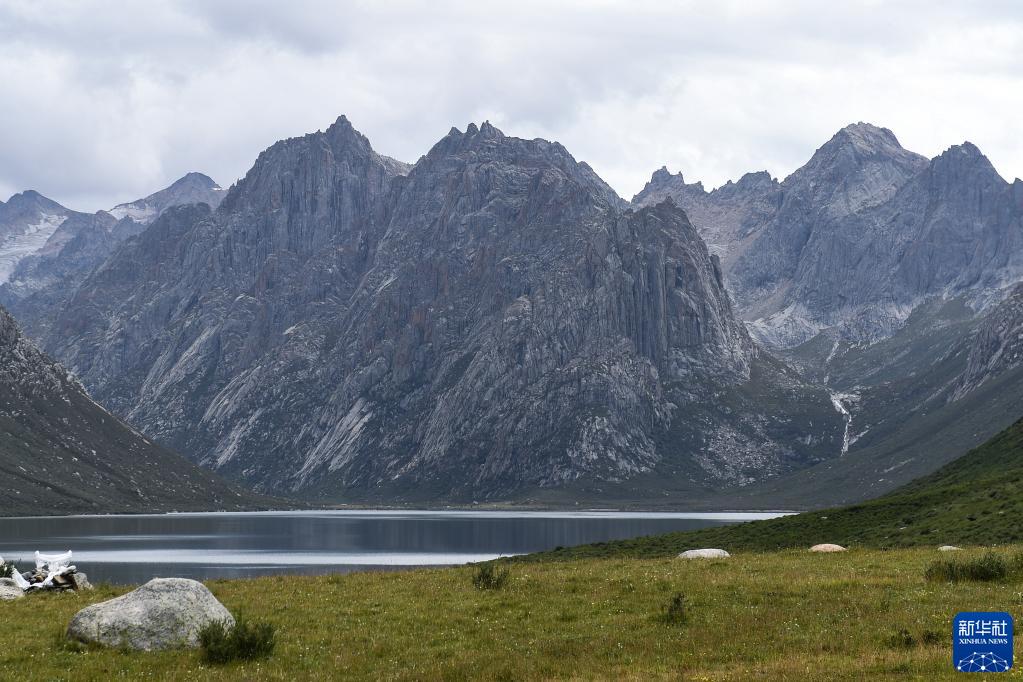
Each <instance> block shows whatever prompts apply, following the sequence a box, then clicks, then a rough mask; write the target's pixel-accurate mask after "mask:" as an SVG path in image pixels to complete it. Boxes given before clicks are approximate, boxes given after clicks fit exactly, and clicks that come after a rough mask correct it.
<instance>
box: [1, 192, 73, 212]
mask: <svg viewBox="0 0 1023 682" xmlns="http://www.w3.org/2000/svg"><path fill="white" fill-rule="evenodd" d="M3 208H4V209H5V211H6V212H7V213H8V214H14V213H24V212H28V211H33V212H40V211H41V212H45V213H63V212H66V211H67V209H66V208H64V207H63V206H61V205H60V204H58V203H57V202H56V201H54V200H53V199H50V198H48V197H45V196H43V195H42V194H40V193H39V192H37V191H35V190H34V189H27V190H25V191H24V192H19V193H17V194H15V195H13V196H12V197H11V198H10V199H8V200H7V203H6V204H4V205H3Z"/></svg>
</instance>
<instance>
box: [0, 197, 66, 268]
mask: <svg viewBox="0 0 1023 682" xmlns="http://www.w3.org/2000/svg"><path fill="white" fill-rule="evenodd" d="M65 220H67V216H66V215H60V214H56V213H44V214H42V216H41V217H40V218H39V221H38V222H36V223H32V224H30V225H27V226H25V229H24V231H23V232H22V233H21V234H15V235H9V236H8V237H7V238H6V239H4V240H3V242H0V284H2V283H4V282H6V281H7V280H8V279H9V278H10V276H11V273H13V272H14V269H15V268H16V267H17V266H18V263H19V262H20V261H21V259H23V258H25V257H26V256H31V255H32V254H34V253H36V252H37V251H39V249H41V248H43V246H44V245H45V244H46V240H48V239H49V238H50V237H51V236H53V233H54V232H56V231H57V228H58V227H60V226H61V223H63V222H64V221H65Z"/></svg>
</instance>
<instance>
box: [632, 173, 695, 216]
mask: <svg viewBox="0 0 1023 682" xmlns="http://www.w3.org/2000/svg"><path fill="white" fill-rule="evenodd" d="M704 194H706V190H704V189H703V183H702V182H699V181H697V182H694V183H692V184H686V180H685V178H684V177H683V176H682V172H681V171H679V172H678V173H674V174H673V173H671V172H670V171H669V170H668V167H667V166H661V167H660V168H658V169H657V170H656V171H654V173H653V175H651V176H650V180H649V181H648V182H647V183H646V185H644V186H643V189H641V190H640V191H639V192H638V193H637V194H636V196H634V197H632V203H633V204H635V205H637V206H650V205H653V204H659V203H661V202H662V201H664V200H665V199H667V198H669V197H670V198H671V199H672V200H673V201H674V202H675V204H677V205H680V206H685V205H686V203H687V201H686V199H683V196H687V197H690V198H693V199H695V198H697V197H700V196H703V195H704Z"/></svg>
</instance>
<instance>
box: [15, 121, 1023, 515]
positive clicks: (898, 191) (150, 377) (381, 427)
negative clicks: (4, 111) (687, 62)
mask: <svg viewBox="0 0 1023 682" xmlns="http://www.w3.org/2000/svg"><path fill="white" fill-rule="evenodd" d="M1021 282H1023V182H1021V181H1020V180H1019V179H1016V180H1015V181H1014V182H1012V183H1009V182H1007V181H1005V180H1004V179H1003V178H1001V176H1000V175H999V174H998V173H997V171H996V170H995V169H994V168H993V166H992V165H991V163H990V162H989V161H988V159H987V158H986V157H985V156H984V155H983V154H982V153H981V151H980V150H979V149H977V148H976V147H975V146H973V145H972V144H970V143H963V144H959V145H955V146H952V147H950V148H949V149H948V150H947V151H946V152H944V153H943V154H941V155H939V156H938V157H935V158H933V159H927V158H925V157H922V156H920V155H918V154H915V153H913V152H911V151H908V150H906V149H903V148H902V146H901V145H900V144H899V142H898V139H897V138H896V136H895V135H894V133H892V132H891V131H889V130H887V129H884V128H879V127H876V126H873V125H870V124H865V123H858V124H853V125H850V126H848V127H846V128H844V129H842V130H841V131H839V132H838V133H836V135H835V136H834V137H833V138H832V139H831V140H829V141H827V142H826V143H825V144H824V145H823V146H822V147H821V148H820V149H819V150H818V151H817V152H816V153H815V154H814V155H813V156H812V158H811V159H810V160H809V161H808V162H807V163H806V164H805V165H804V166H802V167H801V168H799V169H798V170H796V171H795V172H794V173H792V174H791V175H790V176H789V177H787V178H784V179H782V180H777V179H774V178H772V177H771V176H770V175H769V174H767V173H766V172H753V173H749V174H747V175H745V176H743V177H742V178H740V179H738V180H737V181H736V182H734V183H731V182H730V183H728V184H726V185H724V186H722V187H719V188H716V189H713V190H711V191H707V190H706V189H704V187H703V186H702V185H701V184H700V183H687V182H686V181H685V180H684V179H683V177H682V175H681V174H672V173H670V172H668V171H667V170H666V169H662V170H659V171H657V172H655V173H654V174H653V176H652V177H651V180H650V182H649V183H648V184H647V186H646V187H645V188H644V189H643V190H642V192H640V193H639V194H638V195H637V196H636V197H634V198H633V199H632V201H626V200H624V199H622V198H621V197H619V196H618V195H617V194H616V193H615V192H614V190H612V189H611V188H610V187H609V186H608V185H607V184H606V183H605V182H604V181H603V180H601V178H600V177H598V175H597V174H596V173H595V172H594V171H593V169H592V168H590V167H589V166H588V165H587V164H586V163H584V162H581V161H578V160H576V159H575V158H574V157H573V156H572V155H571V154H570V153H569V151H568V150H567V149H565V148H564V147H563V146H561V145H560V144H558V143H556V142H550V141H546V140H542V139H535V140H525V139H519V138H516V137H512V136H508V135H506V134H505V133H503V132H502V131H500V130H498V129H497V128H495V127H494V126H492V125H491V124H489V123H484V124H482V125H480V126H477V125H475V124H470V125H469V126H468V128H466V129H465V130H464V131H463V130H459V129H454V128H453V129H452V130H451V131H450V132H449V133H448V134H447V135H445V136H444V137H442V138H441V139H440V140H439V141H438V142H437V143H436V144H435V145H434V146H433V147H432V148H431V149H430V150H428V151H427V152H426V153H425V154H424V155H423V156H422V157H421V158H420V159H419V160H418V161H417V162H416V163H415V164H411V165H410V164H407V163H403V162H401V161H397V160H394V159H391V158H388V157H386V156H383V155H381V154H379V153H378V152H376V151H375V150H374V149H373V147H372V145H371V144H370V141H369V140H368V139H367V138H366V137H365V136H363V135H362V134H361V133H359V132H358V131H357V130H356V129H355V127H353V125H352V123H351V122H349V121H348V120H347V119H346V118H345V117H340V118H339V119H338V120H337V121H336V122H335V123H334V124H332V125H331V126H329V127H328V128H327V129H326V130H323V131H317V132H315V133H311V134H308V135H305V136H302V137H298V138H292V139H287V140H282V141H280V142H277V143H275V144H273V145H272V146H270V147H269V148H267V149H266V150H265V151H264V152H262V153H261V154H260V155H259V157H258V158H257V159H256V161H255V163H254V165H253V166H252V168H251V169H250V170H249V172H248V173H247V174H246V175H245V177H244V178H242V179H240V180H239V181H238V182H236V183H235V184H234V185H233V186H231V187H230V188H229V189H227V190H223V189H221V188H220V187H219V186H217V185H216V184H215V183H214V182H213V181H212V180H211V179H210V178H208V177H206V176H204V175H202V174H199V173H193V174H189V175H187V176H185V177H184V178H182V179H181V180H179V181H178V182H176V183H174V184H173V185H171V186H170V187H168V188H167V189H166V190H162V191H160V192H157V193H155V194H153V195H151V196H149V197H146V198H145V199H140V200H138V201H135V202H130V203H128V204H123V205H121V206H118V207H114V208H112V209H110V210H109V211H100V212H98V213H96V214H84V213H79V212H75V211H72V210H70V209H66V208H64V207H62V206H60V205H59V204H57V203H56V202H54V201H52V200H49V199H47V198H45V197H43V196H42V195H40V194H38V193H36V192H32V191H27V192H24V193H22V194H19V195H15V197H12V198H11V199H10V200H9V201H8V202H7V203H0V305H3V306H4V307H5V308H6V309H7V310H9V311H10V313H11V314H12V315H13V318H14V320H16V323H17V325H20V327H21V329H22V330H23V331H24V337H26V338H25V340H21V341H17V343H18V344H22V345H21V346H18V347H19V348H31V350H30V351H29V350H21V351H18V352H19V353H21V354H22V355H24V354H26V353H29V354H35V355H33V357H38V358H40V359H39V360H38V361H37V362H34V363H33V364H34V365H38V364H39V363H41V362H45V363H50V364H48V365H47V366H48V367H53V368H58V369H55V370H54V371H57V372H64V373H65V374H66V372H65V370H64V369H63V368H66V370H67V371H68V372H70V373H72V374H73V375H74V377H75V378H70V377H69V378H67V379H66V382H71V383H67V384H66V385H65V384H59V385H58V383H59V382H54V381H47V382H42V383H39V382H36V383H37V384H38V386H39V387H38V389H37V392H38V391H53V392H54V393H53V395H51V396H50V398H52V399H54V400H56V399H58V398H59V394H58V393H57V392H58V390H59V391H63V392H64V393H66V392H67V391H68V390H72V389H73V390H75V391H79V390H80V391H81V393H80V395H81V400H89V398H87V397H85V394H84V390H87V391H88V393H89V395H90V396H91V397H92V399H94V400H95V401H96V402H97V403H98V404H99V405H102V406H103V408H105V409H106V410H109V411H110V413H112V414H113V415H116V416H117V418H119V419H121V420H123V421H124V422H125V423H127V424H130V425H131V427H132V428H133V429H134V430H135V431H137V434H136V433H135V431H131V432H130V433H131V434H132V436H131V437H130V438H136V439H140V440H138V442H137V443H136V444H135V445H132V444H131V442H129V440H130V438H129V436H125V438H129V440H125V441H124V442H122V443H120V444H117V445H106V446H104V447H102V448H100V449H99V454H97V455H96V457H98V458H100V459H103V458H107V459H106V462H105V463H106V465H111V466H112V463H113V462H114V461H118V459H117V458H119V457H124V456H126V453H128V452H130V451H131V448H132V447H136V448H137V447H143V444H145V447H151V448H159V449H160V451H161V452H166V450H163V448H167V449H169V450H174V451H177V452H178V453H180V454H181V455H183V456H184V457H185V458H187V459H188V460H190V462H191V464H185V462H184V460H181V461H180V464H175V465H173V466H172V468H174V469H175V470H178V471H181V472H184V473H182V475H183V476H196V477H201V476H207V477H209V476H210V475H209V474H208V473H206V471H204V470H211V471H212V472H214V473H215V474H216V476H218V477H224V478H226V479H228V480H230V481H232V482H233V485H235V486H244V487H247V488H250V489H253V490H255V491H258V492H259V493H263V494H270V495H277V496H287V497H291V498H299V499H304V500H309V501H314V502H318V503H358V504H385V503H386V504H439V503H443V504H470V503H484V504H526V505H535V506H563V505H573V506H574V505H576V504H579V505H587V506H599V505H608V506H619V507H644V508H693V509H696V508H699V509H703V510H707V509H717V508H760V509H772V508H787V509H799V508H808V507H814V506H820V505H824V504H838V503H849V502H856V501H859V500H862V499H865V498H867V497H874V496H878V495H881V494H884V493H886V492H889V491H890V490H892V489H894V488H896V487H898V486H900V485H902V484H904V483H906V482H908V481H910V480H912V479H914V478H917V477H919V476H923V475H926V474H929V473H931V472H933V471H934V470H936V469H938V468H939V467H941V466H942V465H944V464H946V463H947V462H949V461H950V460H952V459H954V458H955V457H957V456H959V455H961V454H963V453H964V452H966V451H967V450H968V449H970V448H972V447H974V446H976V445H978V444H979V443H981V442H983V441H984V440H986V439H987V438H989V437H990V436H992V435H993V434H995V433H997V432H999V431H1001V430H1002V429H1004V428H1005V427H1007V426H1008V425H1010V424H1012V423H1013V422H1014V421H1016V420H1017V419H1018V418H1019V417H1020V414H1021V412H1023V407H1021V404H1023V403H1021V402H1020V400H1019V396H1020V395H1023V284H1021ZM5 319H6V318H5ZM14 320H11V321H9V322H7V323H6V324H8V326H9V327H10V329H11V331H9V332H8V335H9V336H10V337H11V338H17V339H22V338H23V337H22V335H21V334H22V332H20V331H17V329H16V327H15V326H14V325H15V321H14ZM27 339H31V342H32V343H29V341H28V340H27ZM43 353H45V354H46V355H43ZM47 355H48V356H49V357H47ZM49 358H52V359H53V361H56V362H53V361H51V360H50V359H49ZM56 363H60V365H57V364H56ZM5 371H7V372H8V374H12V373H21V374H19V376H16V377H13V378H11V379H10V380H11V381H13V382H15V383H18V382H21V383H22V384H23V383H24V381H25V378H24V377H26V376H28V373H29V372H30V370H29V369H28V368H27V367H26V368H23V369H19V367H18V366H17V365H13V364H11V365H8V366H7V367H6V368H5ZM32 371H35V370H32ZM62 381H65V380H63V379H62ZM78 381H80V382H81V385H82V386H83V387H84V389H78V388H74V387H77V386H78V384H77V382H78ZM61 386H64V388H61ZM67 386H70V387H72V389H68V388H66V387H67ZM75 395H76V396H77V395H79V393H76V394H75ZM50 398H47V399H50ZM78 399H79V398H76V400H78ZM61 400H63V399H61ZM63 402H64V404H67V401H63ZM89 404H91V400H90V401H89ZM89 409H90V410H91V409H92V408H89ZM99 409H100V408H99V407H98V406H97V407H96V408H95V410H99ZM100 412H101V411H100ZM41 414H42V413H41ZM99 414H100V413H96V415H93V416H91V417H89V418H88V419H90V420H92V421H91V422H89V423H91V424H94V423H95V419H102V418H103V417H102V416H97V415H99ZM41 418H42V419H46V420H49V422H48V423H50V424H55V423H57V421H59V420H60V419H63V418H64V416H62V415H61V414H59V413H53V414H49V413H48V412H47V413H46V414H45V415H44V416H43V417H41ZM111 419H112V417H111ZM83 424H84V422H83ZM62 428H63V427H62ZM67 428H72V429H73V432H71V433H68V432H67V431H66V430H65V432H64V436H65V437H67V438H71V439H76V438H78V436H76V433H78V432H77V431H74V430H75V429H80V428H81V429H87V428H91V427H88V426H73V427H70V426H69V427H67ZM139 434H143V435H139ZM0 435H2V437H3V438H4V439H5V440H4V441H3V443H4V444H5V449H3V450H0V452H3V453H5V454H4V455H3V457H4V459H3V461H2V462H0V465H2V466H5V467H7V468H10V467H19V466H24V464H22V463H21V460H20V459H17V458H19V457H23V455H22V454H17V453H21V452H23V451H24V448H23V446H22V445H20V444H19V443H18V438H20V436H18V435H17V434H16V433H14V432H13V431H6V432H3V433H2V434H0ZM79 440H80V439H79ZM132 442H134V441H132ZM157 443H158V444H159V445H156V444H157ZM8 446H9V447H8ZM19 448H22V449H21V450H19ZM11 453H16V454H11ZM55 456H56V455H55V454H53V452H52V451H46V452H44V453H43V454H40V455H38V456H36V460H37V461H38V460H45V461H51V462H52V459H50V458H52V457H55ZM154 456H155V455H154ZM161 456H162V455H161ZM168 456H170V455H169V453H168ZM16 459H17V461H15V460H16ZM97 466H99V465H97ZM12 470H13V469H12ZM202 480H204V481H206V482H205V483H204V485H215V486H220V485H224V486H227V485H228V484H224V483H222V482H221V481H220V480H219V478H215V477H209V478H208V479H202ZM4 485H5V486H7V485H10V484H6V483H5V484H4ZM196 485H198V484H196ZM227 489H228V488H227V487H225V488H224V490H225V491H226V490H227ZM218 490H219V489H218ZM231 490H234V488H231ZM12 494H13V493H11V491H10V490H3V491H0V495H4V496H10V495H12ZM140 494H143V496H144V495H145V493H140ZM218 494H221V493H218ZM223 494H227V493H223ZM239 494H241V493H239ZM10 499H16V498H13V497H12V498H10ZM217 499H221V498H217ZM224 499H226V498H224ZM254 499H255V498H254ZM249 502H252V501H251V500H250V501H249ZM252 503H253V504H257V506H258V503H257V502H252ZM225 504H226V503H225ZM239 504H242V503H241V502H239Z"/></svg>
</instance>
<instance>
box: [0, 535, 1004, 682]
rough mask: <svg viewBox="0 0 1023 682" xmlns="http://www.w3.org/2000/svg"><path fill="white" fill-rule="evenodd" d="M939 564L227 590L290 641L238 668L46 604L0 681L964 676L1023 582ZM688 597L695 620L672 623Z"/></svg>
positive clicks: (752, 561) (727, 568)
mask: <svg viewBox="0 0 1023 682" xmlns="http://www.w3.org/2000/svg"><path fill="white" fill-rule="evenodd" d="M1013 551H1014V549H1009V548H1006V549H1005V550H1002V552H1001V553H1003V554H1004V555H1006V556H1011V555H1012V554H1013ZM960 556H963V557H964V558H965V557H966V556H971V557H972V556H978V557H979V556H983V552H976V553H974V552H962V553H960ZM938 557H939V552H937V551H936V550H934V549H932V548H928V549H909V550H894V551H878V550H865V549H862V550H853V551H850V552H847V553H844V554H830V555H827V554H825V555H822V554H811V553H809V552H806V551H805V550H788V551H783V552H776V553H763V554H760V553H746V554H737V555H735V556H733V557H732V558H730V559H726V560H723V561H722V560H710V561H707V560H703V561H684V560H680V559H674V558H662V559H598V560H581V561H569V562H561V561H557V562H550V563H540V564H516V565H512V566H511V574H510V577H509V579H508V580H507V582H506V584H504V585H503V586H502V587H501V588H500V589H497V590H480V589H476V587H474V586H473V576H474V572H475V569H474V568H473V567H459V568H447V569H424V570H416V571H408V572H396V573H386V572H384V573H357V574H351V575H337V576H324V577H276V578H258V579H252V580H231V581H212V582H210V583H208V585H209V587H210V589H211V590H212V591H213V593H214V594H215V595H216V596H217V598H218V599H220V600H221V601H222V602H223V603H224V605H225V606H227V607H228V608H229V609H230V610H232V611H234V612H236V613H237V612H240V613H242V614H244V615H245V616H246V617H247V618H249V619H250V620H252V621H257V622H265V623H270V624H271V625H272V626H274V628H275V629H276V640H277V645H276V648H275V650H274V652H273V655H272V656H271V657H270V658H268V659H265V660H257V661H250V662H240V663H231V664H228V665H224V666H216V665H210V664H208V663H204V662H203V660H202V657H201V655H200V653H199V652H198V651H169V652H159V653H142V652H136V653H130V652H122V651H117V650H103V649H85V650H79V649H75V648H73V647H68V646H66V645H65V644H63V642H62V636H63V631H64V629H65V628H66V627H67V624H68V622H69V621H70V620H71V617H72V616H73V615H74V614H75V612H77V611H78V610H79V609H81V608H83V607H85V606H86V605H88V604H91V603H94V602H97V601H101V600H104V599H109V598H111V597H113V596H115V595H118V594H121V593H123V592H125V591H126V590H127V589H128V588H111V587H100V588H99V589H98V590H96V591H95V592H86V593H83V594H81V595H75V594H35V595H29V596H27V597H25V598H24V599H19V600H17V601H14V602H3V601H0V622H3V623H10V624H12V626H11V627H8V628H5V632H4V637H3V640H2V642H0V671H3V672H2V673H0V678H2V679H4V680H7V679H11V680H25V681H26V682H28V681H30V680H138V679H155V680H189V681H190V682H194V681H201V680H289V681H290V680H395V681H397V680H410V681H411V680H438V681H441V680H550V679H571V680H637V681H638V680H679V679H686V680H751V679H756V680H793V681H795V680H799V681H800V682H803V681H805V680H881V679H907V678H908V679H921V680H938V679H956V675H958V673H956V672H954V670H953V668H952V662H951V646H950V632H951V619H952V616H953V615H954V614H955V613H956V612H957V611H964V610H977V611H984V610H992V611H995V610H1005V609H1009V610H1013V611H1014V612H1015V608H1016V605H1018V604H1019V603H1020V602H1019V590H1020V584H1019V582H1018V581H1017V580H1016V579H1015V578H1006V579H1004V580H999V581H994V582H960V583H949V582H943V581H937V582H933V581H927V580H926V579H925V577H924V574H925V572H926V570H927V567H928V566H929V565H931V563H932V562H933V561H934V560H935V559H936V558H938ZM85 568H86V569H89V567H88V566H86V567H85ZM89 573H90V575H91V576H94V577H95V576H99V575H100V574H99V573H97V572H96V571H95V570H92V569H89ZM677 594H681V595H683V596H682V598H681V600H679V602H678V603H680V604H681V608H680V609H678V608H677V609H676V610H675V612H674V613H675V618H674V619H673V621H672V622H668V619H667V618H666V612H667V608H668V605H669V604H671V603H672V602H673V597H675V595H677ZM1016 615H1017V618H1018V615H1019V614H1018V613H1017V614H1016ZM1017 622H1018V621H1017Z"/></svg>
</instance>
